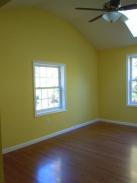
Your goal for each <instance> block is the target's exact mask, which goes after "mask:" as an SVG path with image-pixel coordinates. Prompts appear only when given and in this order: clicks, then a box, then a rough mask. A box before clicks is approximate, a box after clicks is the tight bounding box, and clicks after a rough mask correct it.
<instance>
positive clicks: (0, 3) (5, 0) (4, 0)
mask: <svg viewBox="0 0 137 183" xmlns="http://www.w3.org/2000/svg"><path fill="white" fill-rule="evenodd" d="M10 1H11V0H0V7H2V6H4V5H5V4H7V3H8V2H10Z"/></svg>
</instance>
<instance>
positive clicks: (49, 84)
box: [34, 62, 66, 116]
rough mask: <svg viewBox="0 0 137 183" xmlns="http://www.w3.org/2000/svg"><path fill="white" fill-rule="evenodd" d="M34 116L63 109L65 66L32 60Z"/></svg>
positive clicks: (64, 103)
mask: <svg viewBox="0 0 137 183" xmlns="http://www.w3.org/2000/svg"><path fill="white" fill-rule="evenodd" d="M34 86H35V89H34V94H35V114H36V116H39V115H44V114H47V113H53V112H61V111H64V110H65V107H66V106H65V105H66V102H65V66H64V65H62V64H46V63H38V62H34Z"/></svg>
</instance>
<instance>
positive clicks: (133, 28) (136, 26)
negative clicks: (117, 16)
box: [121, 9, 137, 37]
mask: <svg viewBox="0 0 137 183" xmlns="http://www.w3.org/2000/svg"><path fill="white" fill-rule="evenodd" d="M121 13H122V14H124V15H125V16H126V17H127V18H128V20H126V21H125V24H126V26H127V27H128V28H129V30H130V32H131V33H132V35H133V37H137V21H136V17H137V10H136V9H135V10H128V11H121Z"/></svg>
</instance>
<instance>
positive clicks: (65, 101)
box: [33, 60, 67, 117]
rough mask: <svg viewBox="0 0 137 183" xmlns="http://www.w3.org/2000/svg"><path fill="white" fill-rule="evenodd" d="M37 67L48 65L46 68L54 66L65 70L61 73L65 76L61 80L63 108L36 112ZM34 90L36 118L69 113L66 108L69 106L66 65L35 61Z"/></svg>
mask: <svg viewBox="0 0 137 183" xmlns="http://www.w3.org/2000/svg"><path fill="white" fill-rule="evenodd" d="M36 65H44V66H45V65H46V66H49V67H51V66H53V67H61V69H62V68H63V70H62V71H61V74H62V75H63V76H64V77H62V79H61V82H62V83H61V85H62V86H63V91H64V92H63V96H62V99H63V100H62V102H63V104H62V108H56V109H55V108H54V109H50V110H49V111H48V110H41V111H40V112H38V111H37V110H36V86H35V83H36V82H35V66H36ZM33 90H34V97H33V98H34V100H33V101H34V104H33V105H34V116H35V117H40V116H46V115H48V114H54V113H59V112H66V111H67V108H66V105H67V100H66V65H65V64H62V63H55V62H46V61H40V60H37V61H36V60H35V61H33Z"/></svg>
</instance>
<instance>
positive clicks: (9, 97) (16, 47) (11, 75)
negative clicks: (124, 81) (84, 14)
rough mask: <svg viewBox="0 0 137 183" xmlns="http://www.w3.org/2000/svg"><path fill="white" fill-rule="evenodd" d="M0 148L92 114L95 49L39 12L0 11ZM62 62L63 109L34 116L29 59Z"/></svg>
mask: <svg viewBox="0 0 137 183" xmlns="http://www.w3.org/2000/svg"><path fill="white" fill-rule="evenodd" d="M0 24H1V26H0V50H1V54H0V66H1V70H2V72H1V75H2V76H1V77H2V83H1V89H2V91H1V92H2V111H1V112H2V137H3V147H9V146H13V145H16V144H19V143H23V142H26V141H28V140H31V139H35V138H38V137H41V136H45V135H47V134H50V133H52V132H55V131H58V130H61V129H64V128H67V127H70V126H73V125H75V124H78V123H82V122H86V121H88V120H91V119H95V118H96V117H98V100H97V95H98V91H97V87H98V84H97V53H96V50H95V49H94V48H93V47H92V46H91V45H90V43H89V42H88V41H87V40H86V39H85V38H84V37H83V36H82V35H81V34H80V33H79V32H78V31H76V30H75V29H74V28H73V27H72V26H71V25H70V24H69V23H67V22H66V21H64V20H61V19H58V18H57V17H55V16H53V15H50V14H49V13H47V12H46V11H44V10H40V9H36V8H29V9H16V10H4V11H3V12H0ZM33 60H43V61H48V62H52V61H53V62H59V63H64V64H66V69H67V112H63V113H57V114H50V115H47V116H45V117H41V118H37V119H36V118H34V111H33V83H32V81H33V78H32V61H33Z"/></svg>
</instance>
